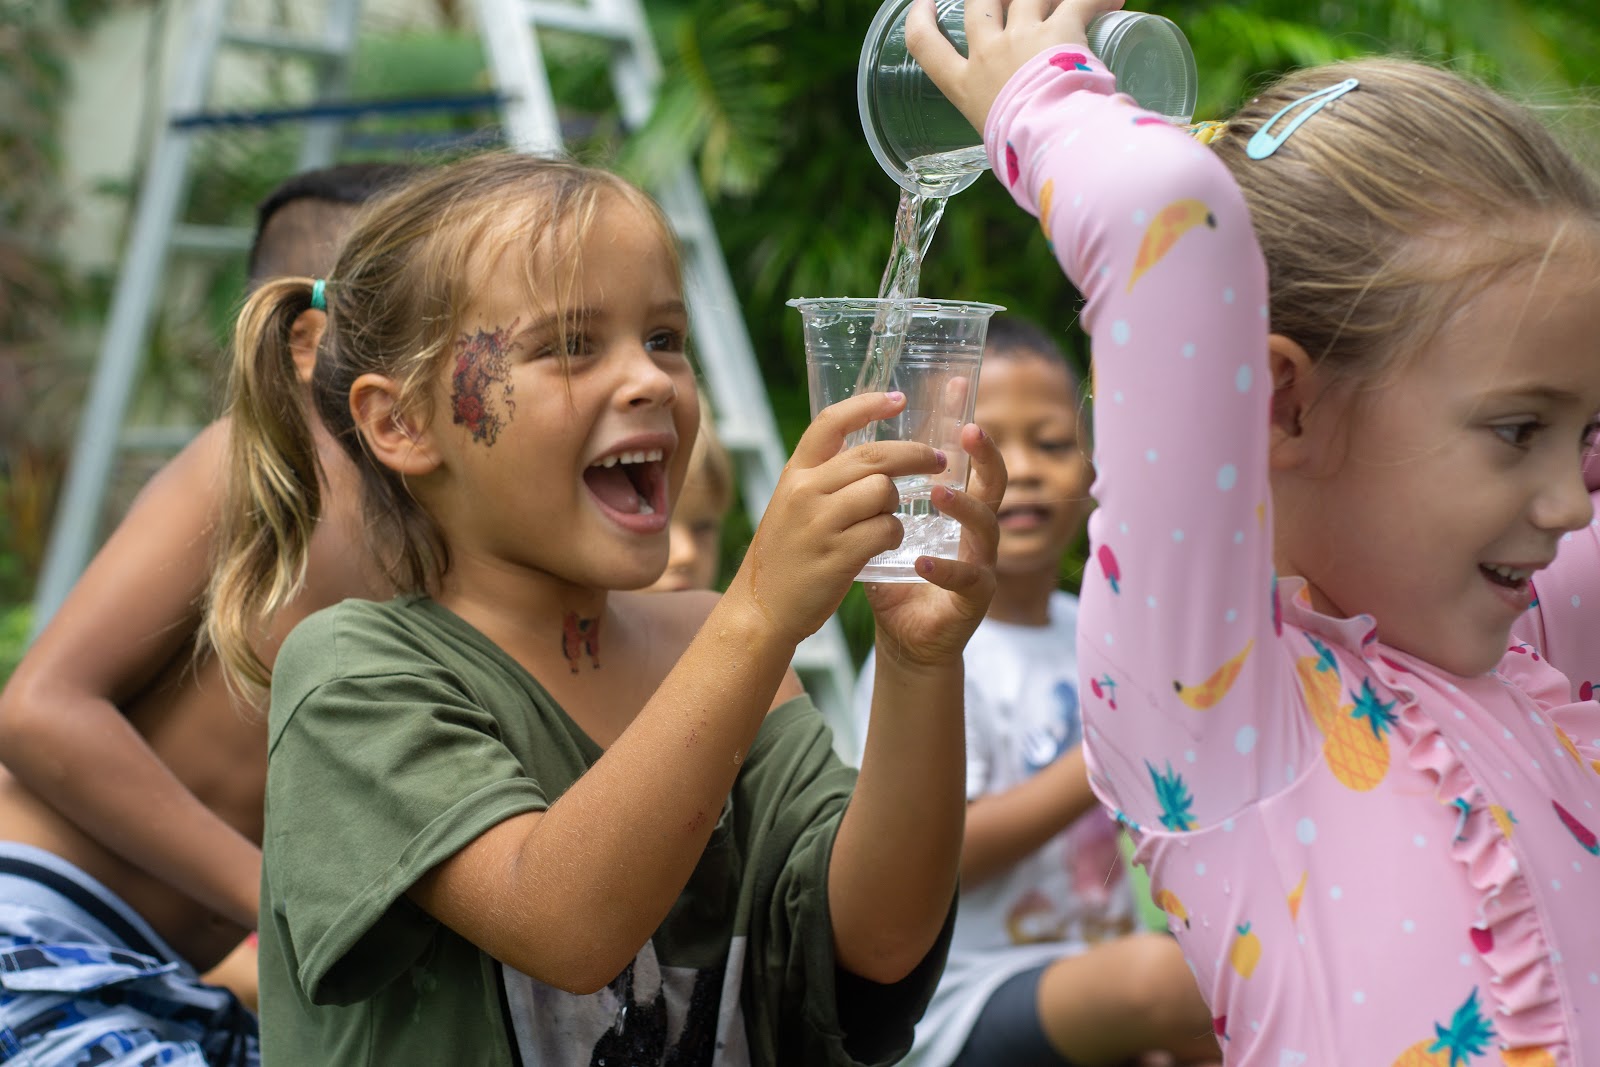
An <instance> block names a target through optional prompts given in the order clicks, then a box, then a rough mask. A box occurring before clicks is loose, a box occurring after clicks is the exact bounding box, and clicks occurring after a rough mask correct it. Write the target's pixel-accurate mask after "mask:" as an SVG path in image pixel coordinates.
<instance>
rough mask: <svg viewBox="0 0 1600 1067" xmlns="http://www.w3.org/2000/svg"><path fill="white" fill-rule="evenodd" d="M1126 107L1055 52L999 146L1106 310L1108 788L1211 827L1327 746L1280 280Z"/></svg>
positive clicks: (1102, 629) (1100, 522)
mask: <svg viewBox="0 0 1600 1067" xmlns="http://www.w3.org/2000/svg"><path fill="white" fill-rule="evenodd" d="M1113 92H1114V85H1113V82H1112V79H1111V76H1110V75H1109V74H1107V73H1106V72H1105V70H1104V68H1103V67H1102V66H1101V65H1100V63H1099V61H1098V60H1096V59H1094V58H1093V57H1091V56H1088V55H1087V54H1086V53H1085V52H1084V51H1083V50H1082V49H1072V48H1065V49H1057V50H1055V51H1053V52H1049V53H1045V54H1044V55H1041V56H1039V57H1037V58H1035V59H1034V60H1032V61H1031V62H1030V63H1029V64H1028V65H1027V66H1025V67H1024V68H1023V69H1022V70H1020V71H1019V72H1018V73H1017V74H1016V75H1015V76H1014V77H1013V78H1012V79H1011V81H1010V82H1009V83H1008V85H1007V86H1006V89H1005V91H1004V92H1003V93H1002V94H1001V96H1000V98H999V99H998V100H997V101H996V102H995V105H994V108H993V110H992V111H991V112H990V117H989V121H988V124H987V129H986V138H985V140H986V145H987V148H988V151H989V155H990V158H991V159H992V160H993V161H994V165H995V173H996V174H998V175H1000V176H1001V180H1002V181H1003V182H1006V183H1007V184H1008V186H1009V188H1010V189H1011V191H1012V194H1013V195H1014V196H1015V197H1016V199H1017V201H1018V202H1019V203H1020V204H1021V205H1022V206H1023V207H1024V208H1026V209H1027V210H1028V211H1030V212H1031V213H1033V214H1034V215H1036V216H1038V217H1039V219H1040V222H1041V225H1042V226H1043V227H1044V231H1045V233H1046V235H1047V236H1048V237H1049V239H1050V242H1051V246H1052V248H1053V250H1054V252H1055V255H1056V257H1057V259H1058V260H1059V261H1060V263H1061V266H1062V268H1063V269H1064V270H1065V271H1066V273H1067V276H1068V277H1069V278H1071V280H1072V282H1073V283H1074V284H1075V285H1076V286H1077V287H1078V289H1079V290H1080V291H1081V292H1082V293H1083V294H1084V296H1085V297H1086V298H1087V304H1086V306H1085V308H1084V311H1083V325H1084V327H1085V329H1086V330H1087V331H1088V333H1089V335H1090V337H1091V338H1092V352H1093V363H1094V373H1093V376H1092V389H1093V394H1094V422H1095V465H1096V469H1097V472H1098V476H1097V479H1096V482H1095V485H1094V496H1095V498H1096V500H1097V501H1098V503H1099V507H1098V509H1097V510H1096V512H1095V513H1094V515H1093V517H1092V518H1091V519H1090V526H1089V530H1090V538H1091V545H1092V549H1091V558H1090V562H1089V567H1088V569H1087V571H1086V572H1085V574H1084V579H1083V593H1082V614H1081V616H1080V619H1079V625H1078V643H1079V651H1078V656H1079V664H1080V667H1081V671H1082V676H1083V685H1082V690H1083V691H1084V694H1085V697H1084V718H1085V721H1086V723H1087V724H1088V743H1089V754H1090V761H1091V769H1092V776H1093V780H1094V784H1095V787H1096V789H1097V791H1098V792H1099V793H1100V795H1101V798H1102V799H1103V800H1104V801H1105V802H1106V803H1107V804H1109V805H1111V806H1113V807H1115V808H1116V809H1118V810H1119V811H1120V812H1121V814H1122V815H1123V816H1124V817H1125V818H1127V819H1128V820H1130V821H1131V822H1133V823H1135V824H1137V825H1142V826H1152V827H1153V826H1155V825H1156V824H1159V825H1160V826H1161V827H1165V828H1166V829H1167V830H1175V831H1182V830H1192V829H1199V828H1201V827H1204V826H1206V825H1211V824H1214V823H1216V822H1219V821H1221V820H1224V819H1227V818H1228V817H1230V816H1231V815H1233V814H1234V813H1236V812H1237V811H1238V810H1240V809H1241V808H1242V807H1244V806H1245V805H1247V804H1249V803H1251V802H1254V801H1256V800H1259V799H1260V798H1261V797H1263V796H1266V795H1269V794H1271V793H1273V792H1275V791H1277V790H1279V789H1282V788H1283V787H1284V786H1285V785H1286V784H1287V783H1288V782H1289V781H1292V779H1293V776H1294V774H1295V773H1296V771H1297V768H1300V767H1303V766H1304V764H1305V760H1306V759H1307V758H1309V757H1308V756H1307V755H1306V753H1308V752H1310V751H1313V750H1314V748H1315V741H1314V740H1313V739H1309V738H1307V736H1306V717H1305V716H1304V715H1302V714H1287V713H1286V712H1287V711H1288V709H1289V708H1291V707H1296V708H1297V707H1299V706H1300V699H1299V692H1298V687H1297V685H1296V683H1295V681H1294V676H1293V668H1292V666H1291V662H1292V661H1291V659H1290V657H1289V656H1288V655H1286V654H1285V650H1283V649H1280V648H1279V647H1278V644H1279V642H1280V639H1281V632H1282V626H1281V617H1280V612H1279V610H1278V603H1277V594H1276V589H1275V581H1274V578H1273V571H1272V554H1271V513H1270V511H1271V505H1270V502H1269V500H1268V495H1267V465H1266V461H1267V433H1268V415H1269V400H1270V383H1269V382H1268V375H1267V362H1266V338H1267V333H1268V324H1267V303H1266V301H1267V287H1266V268H1265V264H1264V262H1263V260H1262V256H1261V253H1260V250H1259V248H1258V246H1257V244H1256V240H1255V235H1254V233H1253V231H1252V229H1251V226H1250V219H1249V216H1248V213H1247V211H1246V207H1245V204H1244V200H1243V197H1242V196H1241V194H1240V192H1239V190H1238V187H1237V186H1236V185H1235V184H1234V182H1233V181H1232V179H1231V178H1230V176H1229V175H1228V173H1227V171H1226V170H1225V168H1224V167H1223V166H1222V165H1221V164H1220V163H1219V162H1218V161H1217V160H1216V158H1215V157H1214V156H1213V154H1212V152H1211V150H1210V149H1209V148H1207V147H1205V146H1204V145H1201V144H1200V143H1198V142H1196V141H1195V140H1193V139H1192V138H1190V137H1188V136H1187V135H1186V134H1184V133H1183V132H1182V131H1180V130H1177V129H1175V128H1173V127H1172V126H1170V125H1169V124H1168V123H1166V122H1165V121H1164V120H1161V119H1159V118H1157V117H1155V116H1152V115H1150V114H1149V113H1147V112H1144V111H1141V110H1139V109H1137V107H1135V106H1134V105H1133V104H1132V102H1131V101H1130V100H1129V99H1128V98H1127V97H1125V96H1117V95H1111V94H1113ZM1275 709H1283V711H1284V712H1285V713H1283V714H1274V711H1275Z"/></svg>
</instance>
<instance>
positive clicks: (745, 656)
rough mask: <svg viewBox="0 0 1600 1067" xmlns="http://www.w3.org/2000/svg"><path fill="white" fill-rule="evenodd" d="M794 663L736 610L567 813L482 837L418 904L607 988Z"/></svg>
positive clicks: (548, 973) (697, 642)
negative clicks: (790, 663)
mask: <svg viewBox="0 0 1600 1067" xmlns="http://www.w3.org/2000/svg"><path fill="white" fill-rule="evenodd" d="M792 654H793V642H792V641H791V642H789V643H788V644H787V645H786V644H785V642H784V640H783V639H782V638H781V637H777V636H775V635H774V634H773V630H772V627H771V626H770V625H769V623H768V620H767V619H766V618H765V617H764V616H763V615H761V613H760V612H759V611H756V612H754V613H752V611H751V610H750V609H749V607H748V605H747V602H746V601H745V600H744V599H743V598H740V597H736V596H732V595H730V596H728V597H724V598H723V599H722V600H721V601H719V602H718V603H717V605H716V607H714V608H712V610H711V613H710V615H709V616H708V617H707V618H706V621H705V623H704V625H703V626H702V627H701V628H700V632H699V634H698V635H697V636H696V637H695V639H694V641H693V642H691V643H690V645H689V647H688V649H687V650H686V651H685V653H684V655H683V656H682V658H681V659H680V660H679V661H678V664H677V666H676V667H674V668H673V670H672V672H671V673H670V674H669V675H668V676H667V678H666V679H665V680H664V681H663V682H662V684H661V686H660V688H658V689H657V691H656V693H655V695H654V696H653V697H652V698H651V699H650V701H649V703H647V704H646V706H645V708H644V709H643V710H642V711H641V712H640V713H639V715H638V716H637V718H635V720H634V721H633V723H632V724H631V725H630V726H629V727H628V728H627V729H626V730H624V731H623V733H622V735H621V736H620V737H618V738H617V740H616V741H615V742H614V743H613V744H612V745H611V747H610V748H608V749H607V750H606V753H605V755H604V756H603V757H601V758H600V759H599V760H598V761H597V762H596V763H595V764H594V766H593V767H591V768H590V769H589V770H588V771H587V772H585V773H584V775H583V776H582V777H581V778H579V779H578V781H577V782H575V783H574V784H573V785H572V787H571V788H570V789H568V790H567V791H566V792H565V793H564V794H562V796H561V797H560V799H559V800H557V801H556V802H555V803H554V804H552V805H551V806H550V807H549V809H548V810H546V811H542V812H528V813H526V814H522V815H516V816H513V817H511V818H509V819H506V820H504V821H502V822H500V823H498V824H497V825H495V826H494V827H492V828H490V829H489V830H487V831H485V832H484V833H482V834H480V835H479V836H478V837H477V838H475V839H473V841H471V842H470V843H469V844H468V845H466V847H464V848H462V849H461V850H460V851H458V852H457V853H455V854H454V855H453V856H451V857H450V858H449V859H447V860H445V861H444V862H443V863H440V864H439V865H437V866H436V867H434V868H433V869H432V870H431V871H429V872H428V874H426V875H424V876H423V877H422V878H421V879H419V880H418V881H417V882H416V884H415V885H414V886H412V888H411V890H410V896H411V898H412V899H413V900H414V901H416V903H417V904H418V905H419V906H421V907H422V908H423V909H424V910H426V911H427V912H429V913H430V914H432V915H433V916H434V917H435V918H437V919H439V921H441V922H443V923H444V924H445V925H447V926H449V927H450V928H451V929H453V930H455V931H456V932H457V933H459V934H461V935H462V936H463V937H465V938H467V939H468V940H470V941H472V942H473V943H474V944H476V945H477V946H478V947H479V948H481V949H483V950H484V951H485V952H487V953H489V954H490V955H491V956H494V957H495V958H496V959H499V960H501V961H503V962H505V963H507V964H509V965H510V966H512V967H514V968H516V969H517V970H520V971H522V972H524V973H526V974H529V975H532V976H534V977H535V978H538V979H540V980H541V981H544V982H547V983H549V984H551V985H554V986H556V987H558V988H561V989H566V990H569V991H571V992H575V993H590V992H594V991H596V990H598V989H600V988H602V987H603V986H605V985H606V983H608V982H610V981H611V980H612V979H613V978H615V977H616V976H617V974H619V973H620V972H621V971H622V969H623V968H624V967H626V966H627V964H628V963H629V961H631V960H632V959H633V957H634V955H635V954H636V953H637V952H638V951H639V948H640V946H642V945H643V944H644V943H645V942H646V941H648V940H649V939H650V937H651V935H652V934H653V933H654V932H655V930H656V928H657V927H659V926H660V925H661V922H662V920H663V919H664V918H665V917H666V915H667V912H668V911H669V910H670V909H671V907H672V905H673V903H674V902H675V901H676V900H677V899H678V896H679V895H680V894H681V893H682V892H683V887H684V885H685V884H686V883H687V882H688V880H689V876H690V874H691V873H693V870H694V867H695V865H696V864H697V863H698V862H699V860H700V857H701V854H702V853H703V852H704V850H705V847H706V843H707V841H708V840H709V839H710V835H711V831H712V829H713V828H714V827H715V826H716V823H717V818H718V815H719V813H720V812H721V810H722V805H723V801H724V800H725V798H726V797H727V795H728V793H729V791H730V790H731V789H732V787H733V781H734V778H735V777H736V776H737V774H738V772H739V768H740V765H741V762H742V760H743V758H744V755H745V753H746V752H748V750H749V748H750V745H751V743H752V742H753V741H754V740H755V736H756V733H757V731H758V730H759V729H760V727H761V722H762V719H763V718H764V716H765V715H766V712H767V710H768V707H769V706H770V704H771V702H772V699H773V694H775V693H778V692H779V691H780V689H781V687H782V686H784V685H785V684H787V683H788V682H789V679H790V677H791V676H790V675H789V672H788V665H789V659H790V656H791V655H792Z"/></svg>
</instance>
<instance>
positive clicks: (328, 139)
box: [296, 0, 361, 171]
mask: <svg viewBox="0 0 1600 1067" xmlns="http://www.w3.org/2000/svg"><path fill="white" fill-rule="evenodd" d="M360 19H361V0H332V10H331V11H330V12H329V16H328V21H327V24H326V25H325V26H324V27H323V31H322V33H321V35H320V40H321V43H322V44H323V45H325V46H326V48H327V52H326V53H325V54H324V55H323V56H321V57H319V58H317V59H315V60H313V61H312V64H313V67H314V69H315V73H316V77H315V85H316V95H317V98H318V99H321V100H342V99H345V98H346V97H348V96H349V92H350V67H351V57H352V55H354V53H355V48H356V28H357V25H358V23H359V22H360ZM343 136H344V122H343V120H342V119H339V118H334V117H329V118H315V119H311V120H309V121H308V123H307V126H306V131H305V139H304V140H303V141H302V142H301V143H300V155H299V162H298V165H297V167H296V170H297V171H306V170H312V169H314V168H317V167H326V166H328V165H329V164H330V163H332V162H333V160H334V157H335V156H336V155H337V154H338V151H339V142H340V140H341V139H342V138H343Z"/></svg>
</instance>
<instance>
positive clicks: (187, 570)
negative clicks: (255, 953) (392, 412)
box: [0, 426, 265, 926]
mask: <svg viewBox="0 0 1600 1067" xmlns="http://www.w3.org/2000/svg"><path fill="white" fill-rule="evenodd" d="M225 440H226V431H225V429H223V428H222V427H220V426H213V427H212V428H211V429H209V430H207V431H206V432H205V433H204V434H202V435H201V436H200V437H199V438H197V439H196V440H195V441H194V442H193V443H191V444H190V445H189V447H188V448H186V449H185V450H184V451H183V452H182V453H181V454H180V455H179V456H178V457H177V458H176V459H174V460H173V462H172V463H171V464H169V465H168V466H167V467H166V468H164V469H163V470H162V471H161V473H159V474H158V475H157V476H156V477H155V479H153V480H152V481H151V483H150V484H149V485H148V486H147V487H146V488H145V490H144V492H143V493H141V494H140V496H139V498H138V500H137V501H136V502H135V504H134V506H133V508H132V509H131V510H130V511H129V513H128V515H127V517H126V518H125V519H124V520H123V522H122V524H121V525H120V526H119V527H118V528H117V530H116V532H115V533H113V534H112V536H111V538H110V540H109V541H108V542H107V543H106V545H105V547H104V548H103V549H102V550H101V551H100V553H99V554H98V555H97V556H96V557H95V559H94V560H93V561H92V562H91V563H90V565H89V567H88V569H87V570H86V571H85V573H84V575H83V577H82V578H81V579H80V580H79V582H78V583H77V585H76V586H75V587H74V588H73V590H72V592H71V594H70V595H69V596H68V598H67V600H66V602H65V603H64V604H63V605H62V607H61V610H60V611H59V612H58V613H57V614H56V616H55V617H54V618H53V619H52V620H51V621H50V624H49V626H47V627H46V628H45V630H44V632H43V633H42V634H40V636H39V639H38V640H37V641H36V642H35V643H34V645H33V646H32V647H31V648H30V649H29V650H28V653H27V655H26V656H25V657H24V658H23V661H22V663H21V664H20V665H19V666H18V668H17V671H16V673H15V674H14V675H13V676H12V678H11V681H10V683H9V684H8V685H7V686H6V688H5V691H4V692H3V693H0V759H3V760H4V762H5V764H6V766H7V767H8V768H9V769H10V770H11V772H12V773H13V774H14V775H15V776H16V777H17V778H18V779H19V780H20V781H21V782H22V783H23V784H24V785H26V786H27V787H28V788H29V789H31V790H33V791H34V792H35V793H37V794H38V795H39V796H40V797H41V798H43V799H44V800H45V801H46V802H47V803H48V804H50V805H51V806H52V807H53V808H55V809H56V810H57V811H59V812H60V813H61V814H62V815H63V816H65V817H66V818H67V819H68V820H70V821H71V822H72V823H74V824H75V825H76V826H78V827H79V828H80V829H81V830H83V832H85V833H86V834H88V835H89V836H90V837H92V838H94V839H95V840H96V841H98V842H100V844H101V845H103V846H104V847H105V848H107V849H109V850H110V851H112V852H114V853H116V854H117V855H120V856H121V857H122V858H123V859H125V860H127V861H128V862H129V863H132V864H133V865H134V866H136V867H139V868H140V869H142V870H144V871H146V872H147V873H149V874H151V875H153V876H154V877H156V878H158V879H161V880H162V881H164V882H166V883H168V884H169V885H171V886H173V887H174V888H175V889H177V890H178V891H180V892H182V893H184V894H185V895H187V896H189V897H192V898H193V899H194V900H196V901H198V902H199V903H201V904H202V905H204V906H206V907H208V908H212V909H214V910H216V911H217V912H219V913H220V914H222V915H225V916H227V917H228V918H229V919H231V920H232V921H234V922H237V923H240V924H242V925H247V926H253V925H254V924H255V921H256V907H257V898H258V894H259V883H260V871H261V851H260V849H259V848H258V847H257V846H256V844H255V843H254V842H252V841H250V840H249V839H247V838H246V837H244V836H243V835H242V834H240V833H239V832H238V831H237V830H235V829H234V828H233V827H232V826H230V825H228V824H227V823H226V822H224V821H223V820H222V819H221V818H219V817H218V816H217V815H215V814H214V813H213V812H211V811H210V810H209V809H208V808H206V807H205V805H204V804H202V803H201V802H200V801H199V799H198V798H196V797H195V795H194V794H193V793H191V792H190V791H189V789H188V788H187V787H186V786H185V785H184V783H183V782H182V781H180V780H179V779H178V778H177V777H176V776H175V775H174V774H173V773H172V771H171V770H170V769H169V768H168V767H167V766H166V765H165V764H164V763H163V762H162V761H161V759H160V757H159V756H157V755H156V753H155V752H154V751H153V750H152V749H151V747H150V745H149V744H148V743H147V742H146V740H145V739H144V737H143V736H141V735H140V733H139V732H138V730H136V729H135V728H134V727H133V725H132V724H131V723H130V722H129V721H128V719H127V717H126V716H124V715H123V713H122V711H121V709H120V707H119V705H120V704H122V703H124V702H126V701H128V700H129V699H131V698H132V697H134V696H135V695H137V694H138V693H139V692H140V691H141V690H143V689H144V688H146V687H147V686H148V685H149V684H150V683H151V681H152V680H153V679H154V678H155V677H156V676H157V674H158V673H159V672H160V671H161V670H162V669H163V668H164V667H167V666H168V665H171V664H173V663H175V662H178V661H180V660H181V658H183V657H186V656H188V655H189V651H190V649H191V648H192V647H193V640H194V636H195V633H196V630H197V628H198V626H199V618H200V614H199V613H200V607H199V598H200V596H201V594H202V591H203V589H204V584H205V580H206V574H207V571H208V563H209V560H210V554H211V537H212V530H213V528H214V526H213V516H214V513H215V507H216V504H217V500H218V494H219V493H220V487H221V484H222V483H221V471H222V456H223V451H224V446H225ZM215 704H216V707H215V714H218V715H239V714H245V713H248V712H246V711H243V710H241V709H239V708H237V707H235V706H234V704H233V702H232V700H231V699H230V698H229V695H228V694H227V693H226V692H225V691H223V690H222V689H221V688H220V686H219V689H218V692H217V693H216V694H215ZM263 758H265V752H264V751H263ZM108 768H114V769H115V770H114V773H108Z"/></svg>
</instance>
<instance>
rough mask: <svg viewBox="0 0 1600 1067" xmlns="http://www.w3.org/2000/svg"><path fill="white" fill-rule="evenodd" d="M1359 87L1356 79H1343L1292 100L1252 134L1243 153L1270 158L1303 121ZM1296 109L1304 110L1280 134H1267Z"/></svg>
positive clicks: (1253, 157)
mask: <svg viewBox="0 0 1600 1067" xmlns="http://www.w3.org/2000/svg"><path fill="white" fill-rule="evenodd" d="M1360 84H1361V83H1360V82H1359V81H1357V80H1356V79H1355V78H1346V79H1345V80H1344V81H1342V82H1340V83H1339V84H1338V85H1330V86H1328V88H1326V89H1318V90H1317V91H1316V92H1314V93H1307V94H1306V95H1304V96H1302V97H1300V98H1299V99H1298V100H1294V101H1291V102H1290V103H1289V104H1288V105H1286V106H1285V107H1284V108H1283V110H1281V111H1279V112H1278V113H1277V114H1276V115H1274V116H1272V117H1271V118H1270V119H1268V120H1267V121H1266V123H1265V125H1263V126H1262V127H1261V128H1260V129H1259V130H1257V131H1256V132H1255V134H1254V135H1253V136H1252V137H1251V138H1250V140H1249V142H1248V143H1247V144H1246V145H1245V146H1244V154H1245V155H1247V156H1249V157H1250V158H1251V159H1266V158H1267V157H1268V156H1270V155H1272V153H1274V152H1276V151H1277V150H1278V149H1279V147H1281V146H1282V144H1283V142H1285V141H1287V140H1288V139H1289V135H1290V134H1292V133H1294V131H1296V130H1298V129H1299V128H1300V126H1301V124H1302V123H1304V122H1305V121H1306V119H1309V118H1310V117H1311V116H1312V115H1315V114H1316V113H1317V112H1319V111H1321V110H1322V109H1323V108H1325V107H1327V106H1328V105H1329V104H1331V103H1333V102H1334V101H1335V100H1337V99H1339V98H1340V97H1341V96H1343V95H1344V94H1345V93H1348V92H1349V91H1350V90H1352V89H1354V88H1355V87H1356V86H1358V85H1360ZM1295 108H1303V110H1301V112H1300V113H1299V114H1298V115H1295V116H1294V118H1292V119H1290V120H1289V122H1288V124H1287V125H1286V126H1284V128H1283V131H1282V132H1281V133H1269V132H1268V131H1269V130H1271V129H1272V127H1274V126H1276V125H1277V124H1278V120H1279V119H1281V118H1283V117H1284V116H1285V115H1287V114H1289V112H1291V111H1293V110H1294V109H1295Z"/></svg>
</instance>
